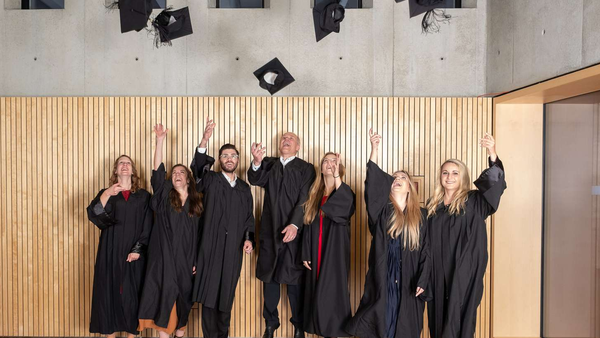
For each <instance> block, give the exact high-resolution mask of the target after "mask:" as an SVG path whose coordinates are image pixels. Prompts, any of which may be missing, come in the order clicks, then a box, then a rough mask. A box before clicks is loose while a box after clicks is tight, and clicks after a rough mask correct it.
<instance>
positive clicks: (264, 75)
mask: <svg viewBox="0 0 600 338" xmlns="http://www.w3.org/2000/svg"><path fill="white" fill-rule="evenodd" d="M254 76H256V78H257V79H258V82H259V85H260V87H261V88H264V89H266V90H268V91H269V93H271V95H273V94H275V93H277V92H278V91H280V90H281V89H283V88H285V87H286V86H287V85H289V84H290V83H292V82H294V81H295V80H294V78H293V77H292V74H290V72H288V70H287V69H285V67H284V66H283V64H281V62H280V61H279V59H278V58H274V59H273V60H271V61H269V62H268V63H267V64H266V65H264V66H262V67H260V68H259V69H257V70H256V71H255V72H254Z"/></svg>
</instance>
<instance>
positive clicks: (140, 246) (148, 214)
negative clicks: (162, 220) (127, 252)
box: [131, 194, 154, 254]
mask: <svg viewBox="0 0 600 338" xmlns="http://www.w3.org/2000/svg"><path fill="white" fill-rule="evenodd" d="M147 196H148V197H147V198H146V200H145V201H144V221H143V228H142V233H141V234H140V239H139V240H138V241H137V242H136V243H135V245H134V246H133V248H131V253H138V254H145V253H146V249H147V248H148V243H149V241H150V233H151V232H152V224H153V221H154V219H153V217H152V216H153V215H152V209H150V198H151V196H150V194H148V195H147Z"/></svg>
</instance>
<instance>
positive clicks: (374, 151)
mask: <svg viewBox="0 0 600 338" xmlns="http://www.w3.org/2000/svg"><path fill="white" fill-rule="evenodd" d="M369 139H370V141H371V156H370V157H369V159H370V160H371V162H373V163H375V164H379V163H378V160H379V143H381V135H379V134H377V133H373V128H371V129H369Z"/></svg>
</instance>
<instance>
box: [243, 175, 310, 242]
mask: <svg viewBox="0 0 600 338" xmlns="http://www.w3.org/2000/svg"><path fill="white" fill-rule="evenodd" d="M250 169H252V168H250ZM315 177H316V174H315V167H314V166H313V165H312V164H308V165H307V168H306V170H305V171H304V172H303V173H302V186H301V187H300V194H299V195H298V200H297V201H296V206H294V209H293V210H292V214H291V216H290V219H289V221H288V224H294V225H295V226H297V227H298V231H301V230H302V228H303V225H304V207H303V206H302V205H303V204H304V203H305V202H306V200H307V199H308V192H309V191H310V187H311V186H312V184H313V182H314V181H315Z"/></svg>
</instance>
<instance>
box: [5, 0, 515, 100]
mask: <svg viewBox="0 0 600 338" xmlns="http://www.w3.org/2000/svg"><path fill="white" fill-rule="evenodd" d="M491 1H494V2H496V1H498V0H478V2H477V7H478V8H470V9H454V10H449V11H448V12H449V13H450V14H452V15H453V16H454V18H453V19H452V21H451V23H450V24H449V25H443V26H442V28H441V32H440V33H439V34H430V35H424V34H421V28H420V23H421V20H420V19H421V17H417V18H414V19H412V20H409V18H408V3H407V1H404V2H402V3H399V4H396V3H395V1H393V0H374V3H373V8H372V9H360V10H357V9H354V10H348V11H347V12H346V18H345V20H344V21H343V23H342V31H341V33H340V34H332V36H329V37H327V38H326V39H324V40H322V41H321V42H320V43H318V44H317V43H315V40H314V31H313V23H312V11H311V9H310V0H271V3H270V8H269V9H260V10H240V9H238V10H231V9H229V10H219V9H208V4H207V0H187V1H186V0H169V1H168V4H169V5H173V6H174V7H175V8H178V7H182V6H189V7H190V12H191V16H192V20H193V28H194V32H195V33H194V34H193V35H191V36H189V37H187V38H183V39H179V40H175V41H174V42H173V46H172V47H163V48H160V49H155V48H154V47H153V44H152V40H151V38H150V37H148V36H147V34H146V33H144V32H142V33H135V32H130V33H126V34H121V33H120V29H119V15H118V12H112V13H107V12H106V10H105V9H104V7H103V3H104V1H103V0H66V4H65V9H64V10H38V11H22V10H5V9H4V7H3V6H0V46H2V52H1V57H0V96H51V95H63V96H64V95H72V96H83V95H92V96H93V95H120V96H129V95H268V93H267V92H266V91H264V90H262V89H261V88H259V87H258V81H257V80H256V79H255V78H254V76H253V75H252V72H253V71H254V70H255V69H257V68H259V67H260V66H262V65H263V64H264V63H266V62H267V61H269V60H270V59H272V58H273V57H278V58H279V59H280V60H281V61H282V62H283V63H284V65H286V67H287V68H288V69H289V70H290V71H291V73H292V74H293V75H294V77H295V78H296V82H295V83H293V84H292V85H290V86H289V87H287V88H286V89H284V90H282V91H280V92H279V93H278V95H286V96H305V95H322V96H334V95H365V96H390V95H391V96H474V95H479V94H482V93H484V92H485V91H486V90H485V86H486V83H485V79H486V76H485V73H486V55H487V52H486V45H487V44H486V40H487V31H488V30H487V17H488V15H487V13H488V8H487V7H488V3H489V2H491ZM503 1H504V0H503ZM155 14H157V12H155ZM236 57H239V60H238V61H236ZM34 58H37V60H34ZM136 58H138V60H137V61H136ZM340 58H341V59H340Z"/></svg>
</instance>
